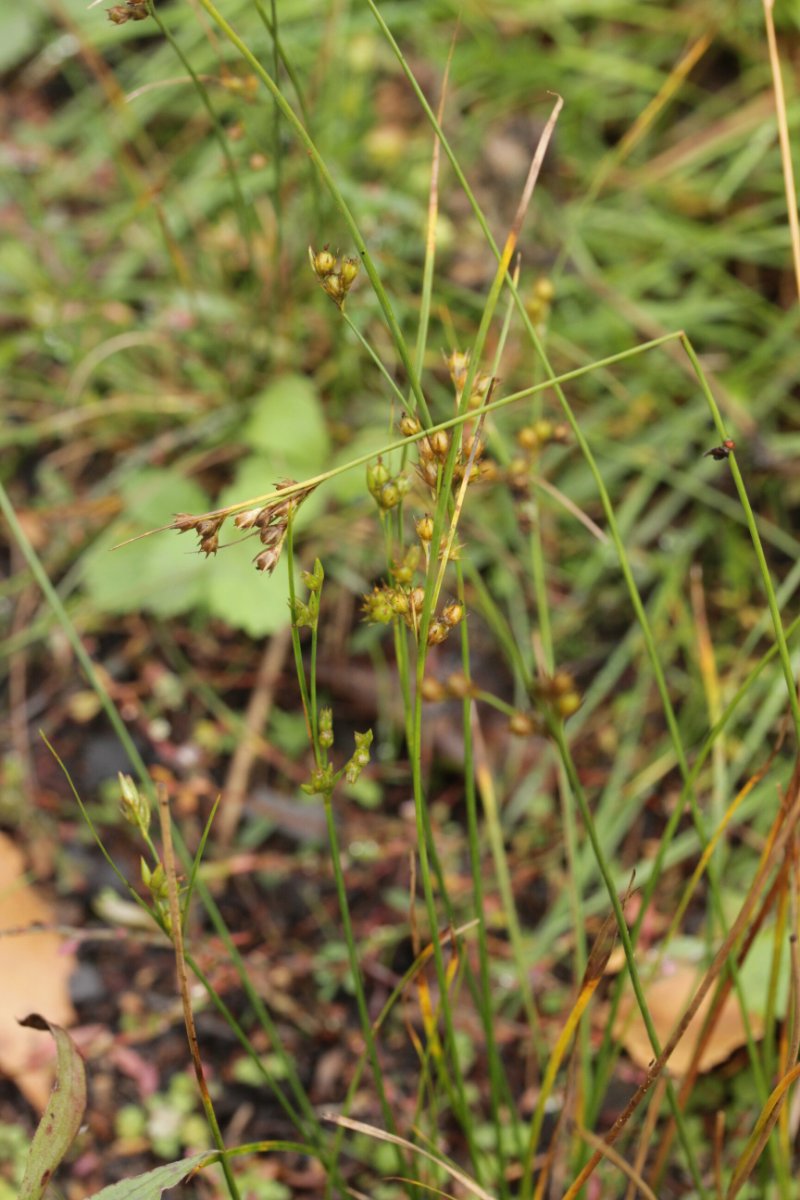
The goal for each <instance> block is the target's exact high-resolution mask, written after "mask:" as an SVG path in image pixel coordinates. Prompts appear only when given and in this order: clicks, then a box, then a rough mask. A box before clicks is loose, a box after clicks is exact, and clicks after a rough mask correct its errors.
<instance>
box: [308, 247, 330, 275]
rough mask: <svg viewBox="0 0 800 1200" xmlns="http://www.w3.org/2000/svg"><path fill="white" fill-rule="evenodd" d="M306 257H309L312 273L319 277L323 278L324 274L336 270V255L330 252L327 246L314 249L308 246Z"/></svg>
mask: <svg viewBox="0 0 800 1200" xmlns="http://www.w3.org/2000/svg"><path fill="white" fill-rule="evenodd" d="M308 257H309V258H310V259H311V267H312V270H313V271H314V274H315V275H317V276H318V277H319V278H320V279H324V278H325V276H326V275H330V274H331V272H332V271H335V270H336V256H335V255H334V254H331V252H330V250H329V249H328V247H327V246H324V247H323V249H322V250H318V251H314V250H312V249H311V247H310V246H309V247H308Z"/></svg>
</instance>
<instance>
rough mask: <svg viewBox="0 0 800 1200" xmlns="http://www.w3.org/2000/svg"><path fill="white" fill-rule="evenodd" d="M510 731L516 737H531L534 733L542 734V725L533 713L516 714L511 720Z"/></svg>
mask: <svg viewBox="0 0 800 1200" xmlns="http://www.w3.org/2000/svg"><path fill="white" fill-rule="evenodd" d="M508 729H509V733H513V734H514V736H515V737H529V736H530V734H532V733H540V732H541V725H540V722H539V721H538V720H537V719H536V717H535V716H534V715H533V713H524V712H515V713H514V714H513V715H512V716H511V717H510V719H509V722H508Z"/></svg>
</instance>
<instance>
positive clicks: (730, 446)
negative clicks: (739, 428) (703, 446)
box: [703, 438, 736, 462]
mask: <svg viewBox="0 0 800 1200" xmlns="http://www.w3.org/2000/svg"><path fill="white" fill-rule="evenodd" d="M735 449H736V442H734V441H733V439H732V438H725V441H724V442H723V443H722V445H721V446H713V447H712V448H711V449H710V450H706V452H705V454H704V455H703V458H715V459H716V460H717V462H720V461H721V460H722V459H723V458H727V457H728V455H729V454H730V452H731V450H735Z"/></svg>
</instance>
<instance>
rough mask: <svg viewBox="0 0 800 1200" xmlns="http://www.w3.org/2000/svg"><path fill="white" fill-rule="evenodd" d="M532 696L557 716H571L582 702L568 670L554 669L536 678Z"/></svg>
mask: <svg viewBox="0 0 800 1200" xmlns="http://www.w3.org/2000/svg"><path fill="white" fill-rule="evenodd" d="M532 690H533V698H534V699H535V700H536V701H538V703H539V704H540V705H543V706H546V707H548V708H549V709H550V710H551V711H552V712H553V713H554V715H555V716H557V717H562V718H566V717H571V716H572V714H573V713H575V712H577V711H578V709H579V708H580V706H581V704H582V703H583V701H582V699H581V694H580V692H579V691H578V685H577V684H576V682H575V679H574V676H573V675H572V674H571V673H570V672H569V671H556V673H555V674H554V675H547V676H545V677H544V678H542V679H540V680H538V682H537V683H536V684H534V687H533V689H532Z"/></svg>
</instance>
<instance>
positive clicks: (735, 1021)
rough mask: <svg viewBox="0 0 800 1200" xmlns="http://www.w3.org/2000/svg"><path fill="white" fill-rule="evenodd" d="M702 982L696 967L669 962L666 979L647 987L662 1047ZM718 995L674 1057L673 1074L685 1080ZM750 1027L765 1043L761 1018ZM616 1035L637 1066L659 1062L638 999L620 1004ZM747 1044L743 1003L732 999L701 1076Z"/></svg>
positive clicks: (703, 1007)
mask: <svg viewBox="0 0 800 1200" xmlns="http://www.w3.org/2000/svg"><path fill="white" fill-rule="evenodd" d="M667 972H669V973H667ZM700 978H701V976H700V975H699V974H698V971H697V968H696V967H695V966H688V965H683V964H680V965H676V964H674V963H673V964H671V965H670V964H666V963H665V964H664V966H663V972H662V974H661V975H660V976H659V977H658V978H657V979H654V980H653V981H652V982H651V983H648V984H646V985H645V988H644V994H645V999H646V1000H647V1007H648V1008H649V1010H650V1016H651V1017H652V1020H653V1025H654V1026H655V1030H656V1033H657V1034H658V1039H659V1041H660V1043H661V1045H662V1046H663V1045H664V1044H665V1043H666V1041H667V1040H668V1039H669V1037H670V1034H671V1033H672V1030H673V1028H674V1026H675V1023H676V1021H677V1020H678V1019H679V1018H680V1016H681V1014H682V1013H683V1011H684V1009H685V1008H686V1006H687V1004H688V1003H689V1001H690V1000H691V998H692V996H693V995H694V993H695V991H696V990H697V987H698V984H699V982H700ZM713 992H714V989H713V988H712V989H711V991H710V992H709V994H708V995H707V996H706V997H705V998H704V1000H703V1002H702V1004H701V1005H700V1007H699V1009H698V1011H697V1012H696V1013H695V1015H694V1017H693V1019H692V1021H691V1022H690V1024H689V1027H688V1028H687V1030H686V1032H685V1033H684V1035H683V1037H682V1038H681V1040H680V1042H679V1043H678V1045H677V1046H676V1047H675V1050H674V1051H673V1053H672V1054H671V1055H670V1059H669V1062H668V1063H667V1069H668V1070H669V1072H670V1073H671V1074H672V1075H685V1074H686V1072H687V1071H688V1069H689V1063H690V1061H691V1057H692V1052H693V1051H694V1046H695V1043H696V1041H697V1038H698V1036H699V1034H700V1030H701V1029H702V1027H703V1022H704V1021H705V1017H706V1013H707V1012H708V1010H709V1007H710V1005H711V1001H712V998H713ZM750 1027H751V1029H752V1031H753V1036H754V1037H756V1038H760V1037H761V1035H762V1032H763V1027H762V1022H761V1020H760V1018H759V1017H758V1016H757V1014H753V1013H751V1014H750ZM614 1036H615V1037H616V1038H617V1039H618V1040H619V1041H621V1042H622V1044H623V1046H624V1047H625V1049H626V1050H627V1052H628V1054H629V1055H630V1057H631V1058H632V1059H633V1061H634V1062H635V1063H636V1064H637V1066H639V1067H642V1068H647V1066H648V1065H649V1063H651V1062H652V1061H653V1059H654V1058H655V1054H654V1053H653V1047H652V1046H651V1044H650V1038H649V1037H648V1034H647V1030H646V1029H645V1025H644V1021H643V1020H642V1016H641V1013H640V1012H639V1010H638V1007H637V1006H636V1000H635V998H634V997H633V996H632V995H630V994H628V995H625V996H623V998H622V1001H621V1002H620V1006H619V1011H618V1014H617V1019H616V1021H615V1022H614ZM746 1040H747V1039H746V1037H745V1030H744V1022H743V1021H742V1014H741V1011H740V1009H739V1002H738V1000H737V999H736V997H735V996H733V995H729V996H728V998H727V999H726V1001H725V1003H724V1004H723V1006H722V1012H721V1013H720V1014H719V1017H718V1018H717V1022H716V1024H715V1026H714V1029H713V1030H712V1032H711V1036H710V1037H709V1039H708V1041H707V1042H706V1045H705V1048H704V1050H703V1053H702V1054H701V1056H700V1073H701V1074H704V1073H705V1072H706V1071H711V1070H712V1069H713V1068H714V1067H716V1066H719V1064H720V1063H722V1062H724V1061H725V1059H726V1058H730V1056H731V1055H732V1054H733V1052H734V1050H738V1049H739V1047H740V1046H743V1045H744V1044H745V1042H746Z"/></svg>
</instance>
